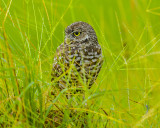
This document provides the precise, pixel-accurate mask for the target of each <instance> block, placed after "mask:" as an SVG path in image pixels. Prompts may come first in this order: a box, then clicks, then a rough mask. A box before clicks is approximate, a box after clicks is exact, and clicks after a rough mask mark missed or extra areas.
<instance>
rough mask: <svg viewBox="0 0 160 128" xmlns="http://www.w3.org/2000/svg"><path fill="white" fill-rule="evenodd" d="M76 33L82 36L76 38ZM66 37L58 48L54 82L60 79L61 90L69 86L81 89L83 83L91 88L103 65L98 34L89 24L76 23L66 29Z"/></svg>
mask: <svg viewBox="0 0 160 128" xmlns="http://www.w3.org/2000/svg"><path fill="white" fill-rule="evenodd" d="M74 32H80V33H81V34H80V35H79V36H77V37H76V36H74V35H73V33H74ZM65 35H66V36H65V41H64V43H62V44H61V45H60V46H59V47H58V48H57V51H56V54H55V57H54V62H53V68H52V81H53V80H54V79H56V78H58V77H60V79H59V80H58V86H59V87H60V89H64V88H66V87H68V86H76V87H81V86H82V85H84V84H83V82H86V85H88V86H89V87H91V85H92V84H93V83H94V81H95V80H96V78H97V76H98V73H99V71H100V69H101V66H102V63H103V59H102V51H101V46H100V45H99V43H98V40H97V36H96V33H95V31H94V29H93V28H92V27H91V26H90V25H89V24H87V23H85V22H75V23H73V24H71V25H70V26H68V27H67V28H66V30H65ZM68 40H69V41H68ZM71 65H74V66H71ZM69 69H71V73H69ZM64 74H65V75H64ZM62 75H63V76H62ZM79 77H80V78H79ZM80 79H81V80H80ZM67 80H69V82H68V83H67ZM82 81H83V82H82Z"/></svg>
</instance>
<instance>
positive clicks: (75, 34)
mask: <svg viewBox="0 0 160 128" xmlns="http://www.w3.org/2000/svg"><path fill="white" fill-rule="evenodd" d="M73 34H74V36H79V35H80V34H81V32H74V33H73Z"/></svg>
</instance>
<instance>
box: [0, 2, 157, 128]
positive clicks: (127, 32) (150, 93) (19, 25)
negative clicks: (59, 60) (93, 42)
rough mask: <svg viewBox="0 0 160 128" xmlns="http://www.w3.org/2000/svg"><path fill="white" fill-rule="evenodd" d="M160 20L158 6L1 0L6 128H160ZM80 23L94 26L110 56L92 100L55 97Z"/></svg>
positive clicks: (0, 100)
mask: <svg viewBox="0 0 160 128" xmlns="http://www.w3.org/2000/svg"><path fill="white" fill-rule="evenodd" d="M159 20H160V1H158V0H157V1H155V0H145V1H144V0H112V1H110V0H108V1H107V0H99V1H87V0H75V1H73V0H63V1H58V0H51V1H46V0H16V1H14V0H0V127H51V126H52V127H54V126H57V125H59V127H68V128H69V127H82V125H83V126H86V125H87V126H88V127H90V128H92V127H99V128H103V127H126V128H128V127H154V128H155V127H157V128H158V127H160V126H159V121H160V116H159V106H160V102H159V99H160V94H159V92H160V87H159V86H160V80H159V78H160V73H159V72H160V64H159V63H160V56H159V54H160V33H159V32H160V22H159ZM75 21H84V22H88V23H89V24H91V25H92V26H93V28H94V29H95V31H96V33H97V36H98V41H99V43H100V45H101V46H102V50H103V56H104V64H103V67H102V70H101V72H100V74H99V76H98V79H97V80H96V82H95V84H94V85H93V86H92V88H91V89H90V90H87V92H86V96H85V99H81V98H79V97H80V96H79V95H81V94H80V93H79V94H76V95H74V96H73V97H72V98H70V99H67V98H66V97H65V95H64V93H65V91H67V89H66V90H63V91H61V92H58V93H57V94H56V95H51V92H52V91H53V85H54V83H51V81H50V80H51V75H50V74H51V69H52V63H53V57H54V53H55V51H56V48H57V47H58V46H59V45H60V44H61V43H62V42H63V41H64V29H65V28H66V27H67V26H68V25H70V24H71V23H73V22H75ZM86 113H88V115H86ZM53 117H54V119H53ZM87 126H86V127H87Z"/></svg>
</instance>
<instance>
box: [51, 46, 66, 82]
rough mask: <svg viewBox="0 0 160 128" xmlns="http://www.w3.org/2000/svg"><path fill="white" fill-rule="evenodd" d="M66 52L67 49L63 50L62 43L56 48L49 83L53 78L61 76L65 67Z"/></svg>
mask: <svg viewBox="0 0 160 128" xmlns="http://www.w3.org/2000/svg"><path fill="white" fill-rule="evenodd" d="M66 51H67V49H66V48H65V46H64V43H62V44H61V45H60V46H59V47H58V48H57V50H56V53H55V56H54V61H53V66H52V72H51V76H52V79H51V81H53V80H54V79H55V78H58V77H60V76H61V75H62V74H63V67H64V66H65V65H64V61H65V60H66V58H67V56H66V55H65V52H66Z"/></svg>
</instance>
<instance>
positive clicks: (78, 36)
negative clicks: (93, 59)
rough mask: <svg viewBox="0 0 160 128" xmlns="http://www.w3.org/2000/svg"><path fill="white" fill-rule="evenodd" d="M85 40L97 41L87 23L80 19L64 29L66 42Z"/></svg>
mask: <svg viewBox="0 0 160 128" xmlns="http://www.w3.org/2000/svg"><path fill="white" fill-rule="evenodd" d="M86 40H92V41H93V40H95V41H96V42H97V36H96V33H95V31H94V29H93V28H92V26H91V25H89V24H88V23H86V22H82V21H79V22H75V23H72V24H71V25H69V26H68V27H67V28H66V29H65V42H66V43H70V42H83V41H86Z"/></svg>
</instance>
